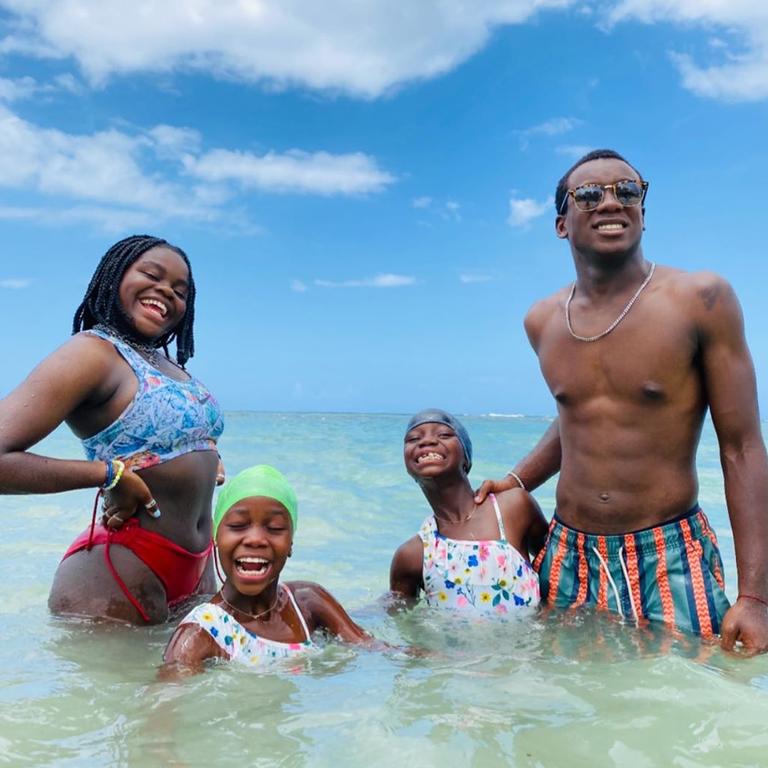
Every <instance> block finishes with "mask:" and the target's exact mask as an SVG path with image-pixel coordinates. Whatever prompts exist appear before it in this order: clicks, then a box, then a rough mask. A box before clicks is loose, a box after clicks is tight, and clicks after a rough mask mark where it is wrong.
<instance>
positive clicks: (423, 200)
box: [411, 196, 432, 208]
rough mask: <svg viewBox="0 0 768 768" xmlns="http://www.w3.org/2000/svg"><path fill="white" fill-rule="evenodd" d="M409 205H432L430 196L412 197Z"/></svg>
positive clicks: (418, 206) (421, 206) (417, 206)
mask: <svg viewBox="0 0 768 768" xmlns="http://www.w3.org/2000/svg"><path fill="white" fill-rule="evenodd" d="M411 205H413V207H414V208H429V206H430V205H432V198H431V197H426V196H425V197H414V198H413V200H412V201H411Z"/></svg>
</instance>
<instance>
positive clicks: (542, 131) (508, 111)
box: [0, 0, 768, 415]
mask: <svg viewBox="0 0 768 768" xmlns="http://www.w3.org/2000/svg"><path fill="white" fill-rule="evenodd" d="M766 118H768V8H766V6H765V4H764V3H758V2H755V1H754V0H707V2H702V0H679V1H678V2H675V3H671V2H668V1H667V0H614V1H613V2H610V1H606V2H569V0H515V1H514V2H513V1H511V0H507V1H506V2H505V1H502V0H484V1H483V2H480V1H479V0H474V1H470V0H442V1H440V2H438V0H420V2H417V3H415V2H400V1H399V0H395V2H392V0H356V1H353V0H343V1H342V0H325V2H323V3H316V2H313V1H312V0H303V1H302V0H293V1H290V0H282V1H281V2H278V0H252V1H251V2H239V3H235V2H223V1H222V0H169V1H168V2H166V3H163V4H159V3H154V2H148V1H147V0H141V1H139V0H134V2H132V3H125V2H117V1H116V0H99V1H98V2H97V1H96V0H93V1H92V0H0V227H1V228H2V255H1V256H0V322H2V327H3V328H4V332H3V334H2V349H3V360H4V363H3V366H2V368H1V369H0V394H4V393H6V392H8V391H9V390H10V389H11V388H12V387H13V386H15V385H16V384H17V383H18V382H19V381H20V380H21V379H22V378H23V377H24V376H25V375H26V374H27V373H28V372H29V370H30V369H31V368H32V367H33V365H34V364H35V363H36V362H37V361H38V360H40V359H41V358H42V357H43V356H44V355H45V354H47V353H48V352H50V351H51V350H53V349H54V348H55V347H56V346H58V345H59V344H61V343H62V342H63V341H65V339H66V338H67V336H68V333H69V327H70V324H71V316H72V313H73V312H74V309H75V307H76V306H77V304H78V303H79V301H80V299H81V298H82V294H83V292H84V290H85V286H86V284H87V281H88V279H89V277H90V274H91V272H92V270H93V268H94V266H95V264H96V262H97V261H98V259H99V257H100V256H101V254H102V253H103V252H104V251H105V250H106V248H107V247H108V246H109V245H110V244H111V243H112V242H114V241H115V240H117V239H119V238H121V237H123V236H125V235H127V234H132V233H134V232H150V233H152V234H159V235H161V236H163V237H165V238H167V239H168V240H170V241H172V242H174V243H177V244H178V245H180V246H181V247H183V248H184V249H185V250H186V251H187V252H188V254H189V256H190V258H191V260H192V264H193V268H194V271H195V277H196V281H197V284H198V291H199V297H198V306H197V323H196V337H197V349H198V352H197V354H196V356H195V358H194V359H193V360H192V361H191V364H190V369H191V370H192V372H193V373H195V374H197V375H198V376H199V377H200V378H202V379H203V380H204V381H205V382H206V383H207V384H208V385H209V386H210V387H211V389H213V390H214V392H215V393H216V394H217V396H218V397H219V399H220V400H221V402H222V404H223V406H224V407H225V408H226V409H228V410H236V409H255V410H331V411H396V412H408V411H412V410H415V409H417V408H420V407H423V406H425V405H439V406H442V407H445V408H448V409H451V410H455V411H457V412H464V413H467V412H468V413H488V412H496V413H529V414H545V415H546V414H552V413H554V410H555V409H554V406H553V403H552V401H551V398H550V396H549V393H548V392H547V390H546V387H545V386H544V384H543V382H542V380H541V377H540V374H539V371H538V366H537V363H536V360H535V357H534V355H533V353H532V352H531V350H530V348H529V346H528V343H527V340H526V338H525V335H524V332H523V329H522V319H523V316H524V314H525V311H526V310H527V308H528V307H529V306H530V304H531V303H532V302H533V301H535V300H536V299H537V298H539V297H543V296H545V295H547V294H549V293H552V292H554V291H555V290H557V289H558V288H560V287H561V286H563V285H565V284H567V283H569V282H570V281H571V280H572V279H573V268H572V262H571V259H570V253H569V251H568V248H567V245H566V244H565V243H563V242H561V241H559V240H557V239H556V238H555V236H554V231H553V220H554V209H553V206H552V204H551V197H552V194H553V191H554V187H555V184H556V182H557V180H558V178H559V177H560V175H561V174H562V172H563V171H564V170H565V169H566V168H567V167H568V166H569V165H570V164H571V163H572V161H573V160H574V159H575V158H576V157H577V156H579V155H580V154H582V153H583V152H585V151H587V150H589V149H592V148H595V147H601V146H608V147H613V148H615V149H617V150H619V151H620V152H622V153H623V154H625V155H626V156H627V157H628V158H629V159H630V161H631V162H633V163H634V164H635V165H636V166H637V167H638V168H639V169H640V170H641V171H642V172H643V174H644V176H645V177H646V178H648V179H649V180H650V182H651V188H650V192H649V197H648V201H647V208H648V211H647V231H646V233H645V252H646V256H647V257H648V258H650V259H652V260H656V261H659V262H661V263H665V264H670V265H674V266H678V267H681V268H684V269H689V270H696V269H709V270H714V271H716V272H719V273H720V274H722V275H724V276H725V277H726V278H727V279H728V280H730V281H731V282H732V283H733V285H734V286H735V288H736V291H737V293H738V295H739V297H740V299H741V301H742V305H743V308H744V314H745V319H746V326H747V334H748V339H749V342H750V345H751V348H752V353H753V356H754V359H755V364H756V368H757V371H758V388H759V397H760V402H761V409H762V411H763V413H764V414H765V413H766V410H767V407H768V331H767V330H766V329H767V328H768V301H767V300H766V291H767V290H768V265H766V245H765V241H764V225H765V222H766V221H767V220H768V219H767V217H766V213H765V205H766V202H765V198H766V195H765V188H766V179H768V141H766V134H767V133H768V132H767V131H766V128H767V127H768V121H767V119H766ZM659 331H660V332H661V331H663V329H659Z"/></svg>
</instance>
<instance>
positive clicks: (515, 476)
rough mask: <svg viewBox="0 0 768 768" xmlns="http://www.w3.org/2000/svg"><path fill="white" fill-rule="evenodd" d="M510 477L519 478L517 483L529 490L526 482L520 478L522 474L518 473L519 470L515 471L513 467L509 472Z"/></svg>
mask: <svg viewBox="0 0 768 768" xmlns="http://www.w3.org/2000/svg"><path fill="white" fill-rule="evenodd" d="M507 476H508V477H514V478H515V480H517V484H518V485H519V486H520V487H521V488H522V489H523V490H524V491H527V490H528V489H527V488H526V487H525V483H523V481H522V480H521V479H520V475H518V474H517V472H513V471H512V470H511V469H510V470H509V472H507Z"/></svg>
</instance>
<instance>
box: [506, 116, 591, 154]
mask: <svg viewBox="0 0 768 768" xmlns="http://www.w3.org/2000/svg"><path fill="white" fill-rule="evenodd" d="M583 123H584V121H583V120H579V118H577V117H553V118H551V119H549V120H545V121H544V122H543V123H539V124H538V125H533V126H531V127H530V128H523V129H522V130H520V131H517V134H518V135H519V136H520V146H521V148H522V149H527V148H528V145H529V143H530V139H531V137H533V136H560V135H562V134H564V133H570V132H571V131H572V130H573V129H574V128H578V126H580V125H583Z"/></svg>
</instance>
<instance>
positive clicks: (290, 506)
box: [162, 464, 375, 677]
mask: <svg viewBox="0 0 768 768" xmlns="http://www.w3.org/2000/svg"><path fill="white" fill-rule="evenodd" d="M297 522H298V504H297V501H296V494H295V493H294V491H293V489H292V488H291V486H290V485H289V483H288V481H287V480H286V479H285V477H284V476H283V475H282V474H281V473H280V472H278V471H277V470H276V469H275V468H274V467H270V466H268V465H266V464H260V465H258V466H255V467H251V468H250V469H246V470H244V471H243V472H241V473H240V474H239V475H237V476H236V477H235V478H234V479H233V480H231V481H230V482H229V483H227V484H226V485H225V486H224V487H223V488H222V490H221V493H220V495H219V498H218V501H217V503H216V509H215V511H214V515H213V532H214V539H215V542H216V551H217V553H218V557H219V561H220V563H221V567H222V570H223V572H224V575H225V577H226V579H225V581H224V584H223V586H222V587H221V589H220V590H219V592H217V593H216V594H215V595H214V596H213V598H212V599H211V601H210V602H208V603H204V604H202V605H199V606H197V607H196V608H195V609H193V610H192V611H191V612H190V613H189V614H187V616H185V617H184V619H182V621H181V623H180V624H179V626H178V628H177V629H176V632H175V633H174V634H173V637H172V638H171V640H170V642H169V643H168V646H167V648H166V649H165V655H164V660H165V662H166V667H165V668H164V671H163V674H162V676H163V677H172V676H174V675H177V674H179V673H182V674H183V673H185V672H186V673H189V672H196V671H199V670H200V669H201V667H202V664H203V662H204V661H205V660H206V659H212V658H221V659H229V660H232V661H238V662H241V663H244V664H248V665H261V664H264V663H265V662H269V661H271V660H274V659H279V658H285V657H290V656H294V655H297V654H302V653H307V652H308V651H312V650H313V649H314V648H315V647H316V646H315V644H314V643H313V642H312V633H313V632H315V631H316V630H318V629H324V630H327V631H328V632H329V633H330V634H331V635H334V636H336V637H339V638H340V639H341V640H344V641H345V642H348V643H358V644H364V645H374V644H375V640H374V639H373V638H372V637H371V636H370V635H368V634H367V633H366V632H365V631H364V630H363V629H362V628H360V627H359V626H358V625H357V624H355V623H354V622H353V621H352V619H350V617H349V616H348V615H347V613H346V612H345V611H344V609H343V608H342V607H341V605H339V603H338V602H337V601H336V600H335V599H334V598H333V597H332V596H331V595H330V594H329V593H328V592H327V591H326V590H325V589H323V588H322V587H321V586H320V585H319V584H315V583H313V582H309V581H293V582H286V583H281V582H280V581H279V578H280V573H281V571H282V570H283V567H284V566H285V563H286V561H287V560H288V558H289V557H290V556H291V551H292V547H293V535H294V533H295V531H296V525H297Z"/></svg>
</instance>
